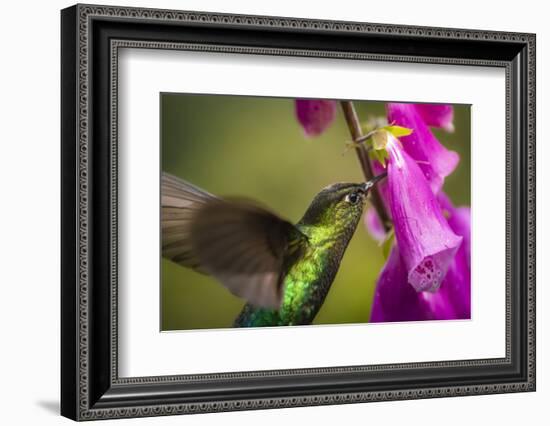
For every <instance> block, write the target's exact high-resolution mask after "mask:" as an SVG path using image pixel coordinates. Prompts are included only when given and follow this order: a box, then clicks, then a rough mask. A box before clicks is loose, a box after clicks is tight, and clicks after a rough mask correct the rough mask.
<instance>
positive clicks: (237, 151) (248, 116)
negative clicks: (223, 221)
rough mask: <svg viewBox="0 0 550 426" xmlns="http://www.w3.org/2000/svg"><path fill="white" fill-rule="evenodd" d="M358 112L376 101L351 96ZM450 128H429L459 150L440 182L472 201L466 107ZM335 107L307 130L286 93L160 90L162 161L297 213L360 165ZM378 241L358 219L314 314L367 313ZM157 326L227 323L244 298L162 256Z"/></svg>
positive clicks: (372, 112)
mask: <svg viewBox="0 0 550 426" xmlns="http://www.w3.org/2000/svg"><path fill="white" fill-rule="evenodd" d="M354 104H355V107H356V109H357V112H358V115H359V118H360V120H361V121H362V122H366V121H367V119H368V117H369V116H385V109H384V103H383V102H366V101H356V102H354ZM455 128H456V130H455V132H454V133H453V134H448V133H445V132H443V131H438V130H434V133H435V134H436V136H437V137H438V139H439V140H440V141H441V142H442V143H443V144H444V145H445V146H447V147H448V148H450V149H452V150H454V151H457V152H458V153H459V154H460V157H461V161H460V164H459V166H458V168H457V170H456V171H455V172H454V173H453V174H452V175H451V176H449V177H448V178H447V179H446V182H445V191H446V192H447V194H449V196H450V197H451V199H452V200H453V202H454V203H455V204H456V205H461V204H466V205H469V204H470V107H469V106H467V105H455ZM349 139H350V136H349V132H348V129H347V127H346V125H345V120H344V118H343V115H342V114H341V112H340V110H338V114H337V116H336V119H335V120H334V122H333V124H332V126H331V127H330V128H329V129H328V130H327V131H326V132H325V133H324V134H323V135H321V136H320V137H317V138H312V139H307V138H305V137H304V133H303V131H302V129H301V127H300V125H299V123H298V122H297V120H296V118H295V112H294V100H293V99H283V98H260V97H246V96H223V95H187V94H170V93H163V94H161V146H162V170H163V171H166V172H168V173H171V174H174V175H176V176H179V177H181V178H183V179H185V180H187V181H189V182H191V183H193V184H195V185H198V186H199V187H201V188H204V189H206V190H207V191H209V192H211V193H213V194H215V195H220V196H224V195H227V196H246V197H250V198H253V199H256V200H258V201H260V202H261V203H263V204H265V205H266V206H268V207H270V208H271V209H272V210H274V211H276V212H278V213H279V214H280V215H281V216H282V217H285V218H287V219H289V220H291V221H292V222H297V221H298V220H299V219H300V218H301V216H302V215H303V213H304V212H305V210H306V208H307V207H308V205H309V203H310V201H311V200H312V199H313V197H314V195H315V194H316V193H317V192H318V191H319V190H320V189H321V188H323V187H325V186H326V185H329V184H331V183H334V182H344V181H349V182H360V181H362V180H363V176H362V173H361V169H360V167H359V164H358V161H357V158H356V156H355V153H354V152H353V150H349V151H348V152H347V153H345V154H343V152H344V147H345V141H348V140H349ZM383 264H384V259H383V256H382V250H381V249H380V247H379V246H378V243H377V242H375V241H374V240H372V239H371V237H370V236H369V235H368V233H367V231H366V230H365V228H364V226H363V223H360V225H359V227H358V229H357V231H356V233H355V235H354V237H353V239H352V240H351V243H350V245H349V247H348V249H347V251H346V254H345V256H344V258H343V261H342V263H341V265H340V269H339V272H338V274H337V276H336V279H335V280H334V283H333V284H332V287H331V290H330V292H329V294H328V296H327V298H326V301H325V303H324V305H323V306H322V308H321V310H320V311H319V313H318V315H317V317H316V318H315V321H314V324H338V323H363V322H368V320H369V316H370V309H371V301H372V298H373V294H374V288H375V284H376V278H377V276H378V274H379V272H380V270H381V268H382V266H383ZM161 303H162V307H161V329H162V330H185V329H199V328H225V327H231V325H232V323H233V320H234V319H235V317H236V316H237V315H238V313H239V312H240V310H241V309H242V307H243V306H244V301H243V300H241V299H239V298H237V297H235V296H233V295H232V294H231V293H229V292H228V291H227V290H226V289H225V288H224V287H222V285H221V284H219V282H217V281H216V280H214V279H212V278H210V277H207V276H204V275H201V274H198V273H196V272H194V271H192V270H189V269H187V268H184V267H182V266H179V265H177V264H175V263H173V262H171V261H169V260H166V259H162V279H161Z"/></svg>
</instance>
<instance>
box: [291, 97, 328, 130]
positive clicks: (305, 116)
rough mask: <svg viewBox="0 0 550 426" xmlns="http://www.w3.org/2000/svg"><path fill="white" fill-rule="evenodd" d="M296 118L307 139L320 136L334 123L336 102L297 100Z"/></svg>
mask: <svg viewBox="0 0 550 426" xmlns="http://www.w3.org/2000/svg"><path fill="white" fill-rule="evenodd" d="M295 108H296V118H298V121H299V122H300V124H301V126H302V128H303V129H304V134H305V135H306V137H314V136H319V135H320V134H321V133H323V132H324V131H325V130H326V129H327V128H328V127H329V126H330V125H331V124H332V122H333V121H334V118H335V116H336V109H337V103H336V101H331V100H324V99H296V102H295Z"/></svg>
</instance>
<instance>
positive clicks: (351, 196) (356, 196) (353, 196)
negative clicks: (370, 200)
mask: <svg viewBox="0 0 550 426" xmlns="http://www.w3.org/2000/svg"><path fill="white" fill-rule="evenodd" d="M346 201H347V202H348V203H350V204H356V203H357V201H359V194H358V193H357V192H352V193H351V194H348V195H346Z"/></svg>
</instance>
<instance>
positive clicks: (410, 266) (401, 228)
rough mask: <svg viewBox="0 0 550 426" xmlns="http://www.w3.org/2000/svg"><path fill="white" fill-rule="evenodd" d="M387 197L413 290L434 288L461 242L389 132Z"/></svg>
mask: <svg viewBox="0 0 550 426" xmlns="http://www.w3.org/2000/svg"><path fill="white" fill-rule="evenodd" d="M386 149H387V151H388V154H389V158H388V164H387V170H388V178H387V196H388V200H387V201H388V205H389V207H390V212H391V216H392V219H393V223H394V230H395V237H396V241H397V244H398V246H399V251H400V253H401V258H402V260H403V263H404V265H405V267H406V270H407V281H408V283H409V284H410V285H411V286H412V287H413V288H414V289H415V290H416V291H429V292H434V291H436V290H437V289H438V288H439V287H440V285H441V283H442V281H443V279H444V278H445V275H446V274H447V269H448V268H449V266H450V264H451V262H452V261H453V259H454V256H455V254H456V252H457V250H458V247H459V246H460V244H461V242H462V237H459V236H457V235H456V234H455V233H454V232H453V231H452V230H451V228H450V226H449V224H448V223H447V220H446V219H445V217H444V216H443V213H442V211H441V208H440V206H439V203H438V201H437V200H436V198H435V196H434V194H433V192H432V190H431V189H430V187H429V185H428V182H427V181H426V178H425V175H424V174H423V173H422V171H421V170H420V168H419V166H418V164H417V163H416V161H415V160H413V159H412V158H411V157H410V156H409V154H408V153H407V152H405V151H404V149H403V147H402V146H401V144H400V142H399V141H398V140H397V139H396V138H395V137H393V136H392V135H391V134H389V135H388V143H387V147H386Z"/></svg>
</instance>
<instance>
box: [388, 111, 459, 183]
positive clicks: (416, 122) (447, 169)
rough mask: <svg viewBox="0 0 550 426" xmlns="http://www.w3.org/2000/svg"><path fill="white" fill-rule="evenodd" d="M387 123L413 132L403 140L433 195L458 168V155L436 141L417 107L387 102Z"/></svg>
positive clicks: (406, 149)
mask: <svg viewBox="0 0 550 426" xmlns="http://www.w3.org/2000/svg"><path fill="white" fill-rule="evenodd" d="M386 108H387V112H388V122H390V123H393V124H397V125H399V126H403V127H407V128H410V129H413V130H414V131H413V133H412V134H411V135H409V136H403V137H402V138H400V140H401V142H402V143H403V147H404V148H405V151H407V153H408V154H409V155H410V156H411V157H412V158H413V159H414V160H416V161H417V162H418V164H419V166H420V169H422V172H423V173H424V176H426V179H427V180H428V182H429V183H430V187H431V188H432V191H433V192H434V193H438V192H439V191H440V190H441V188H442V187H443V181H444V179H445V177H446V176H448V175H449V174H451V173H452V172H453V170H454V169H455V168H456V166H457V164H458V161H459V156H458V154H457V153H456V152H454V151H449V150H448V149H447V148H445V147H444V146H443V145H441V143H439V141H438V140H437V139H436V138H435V136H434V135H433V133H432V132H431V130H430V129H429V128H428V126H427V125H426V123H425V122H424V119H423V118H422V116H421V115H420V114H419V112H418V111H417V109H416V106H415V104H398V103H388V104H387V105H386Z"/></svg>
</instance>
